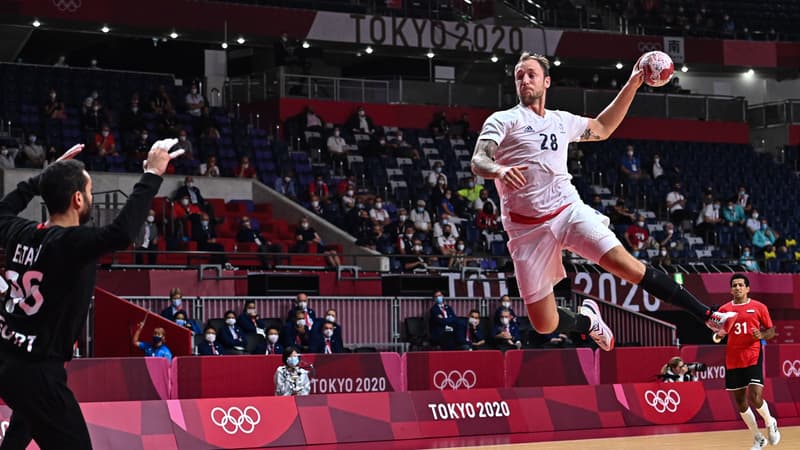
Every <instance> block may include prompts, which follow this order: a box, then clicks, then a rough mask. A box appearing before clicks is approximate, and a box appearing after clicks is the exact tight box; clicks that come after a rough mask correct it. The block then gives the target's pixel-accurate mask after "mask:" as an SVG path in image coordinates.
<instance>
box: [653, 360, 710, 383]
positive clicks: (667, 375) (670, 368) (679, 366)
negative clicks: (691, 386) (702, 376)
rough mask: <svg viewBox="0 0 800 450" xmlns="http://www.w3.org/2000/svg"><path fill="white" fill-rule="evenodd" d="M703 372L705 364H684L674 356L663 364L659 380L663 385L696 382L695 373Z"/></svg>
mask: <svg viewBox="0 0 800 450" xmlns="http://www.w3.org/2000/svg"><path fill="white" fill-rule="evenodd" d="M703 370H706V365H705V364H703V363H697V362H694V363H689V364H686V363H685V362H683V360H682V359H681V358H680V357H679V356H676V357H674V358H671V359H670V360H669V362H668V363H666V364H664V367H663V368H661V375H660V376H659V378H661V381H664V382H665V383H674V382H680V381H697V372H698V371H703Z"/></svg>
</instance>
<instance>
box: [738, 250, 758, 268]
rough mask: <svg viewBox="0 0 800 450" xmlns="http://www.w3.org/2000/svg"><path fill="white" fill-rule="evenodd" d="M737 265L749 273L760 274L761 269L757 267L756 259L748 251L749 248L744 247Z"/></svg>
mask: <svg viewBox="0 0 800 450" xmlns="http://www.w3.org/2000/svg"><path fill="white" fill-rule="evenodd" d="M739 264H741V265H742V266H744V268H745V269H747V270H748V271H750V272H760V271H761V268H759V266H758V261H756V257H755V256H754V255H753V253H752V252H751V251H750V247H747V246H745V247H744V248H743V249H742V256H741V257H740V258H739Z"/></svg>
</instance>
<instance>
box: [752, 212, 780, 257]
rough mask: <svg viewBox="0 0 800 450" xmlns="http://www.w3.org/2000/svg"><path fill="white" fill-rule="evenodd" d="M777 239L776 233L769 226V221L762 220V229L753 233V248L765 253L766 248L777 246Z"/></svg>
mask: <svg viewBox="0 0 800 450" xmlns="http://www.w3.org/2000/svg"><path fill="white" fill-rule="evenodd" d="M775 239H776V238H775V233H774V232H773V231H772V228H770V227H769V225H768V224H767V219H761V228H760V229H758V230H756V232H755V233H753V246H754V247H755V248H756V249H757V250H758V251H759V252H763V251H764V248H765V247H766V246H768V245H773V244H775Z"/></svg>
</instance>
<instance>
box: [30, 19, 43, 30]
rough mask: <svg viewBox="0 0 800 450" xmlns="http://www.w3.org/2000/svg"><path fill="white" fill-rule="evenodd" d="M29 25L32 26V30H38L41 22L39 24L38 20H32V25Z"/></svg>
mask: <svg viewBox="0 0 800 450" xmlns="http://www.w3.org/2000/svg"><path fill="white" fill-rule="evenodd" d="M31 25H33V27H34V28H39V27H40V26H41V25H42V22H39V19H33V23H32V24H31Z"/></svg>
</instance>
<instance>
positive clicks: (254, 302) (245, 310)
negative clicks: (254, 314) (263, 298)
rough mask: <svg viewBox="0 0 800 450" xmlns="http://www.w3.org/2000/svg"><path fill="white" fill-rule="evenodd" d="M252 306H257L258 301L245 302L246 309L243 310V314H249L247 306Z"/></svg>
mask: <svg viewBox="0 0 800 450" xmlns="http://www.w3.org/2000/svg"><path fill="white" fill-rule="evenodd" d="M250 304H252V305H253V306H256V301H255V300H248V301H246V302H244V308H242V312H244V313H246V312H247V305H250Z"/></svg>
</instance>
